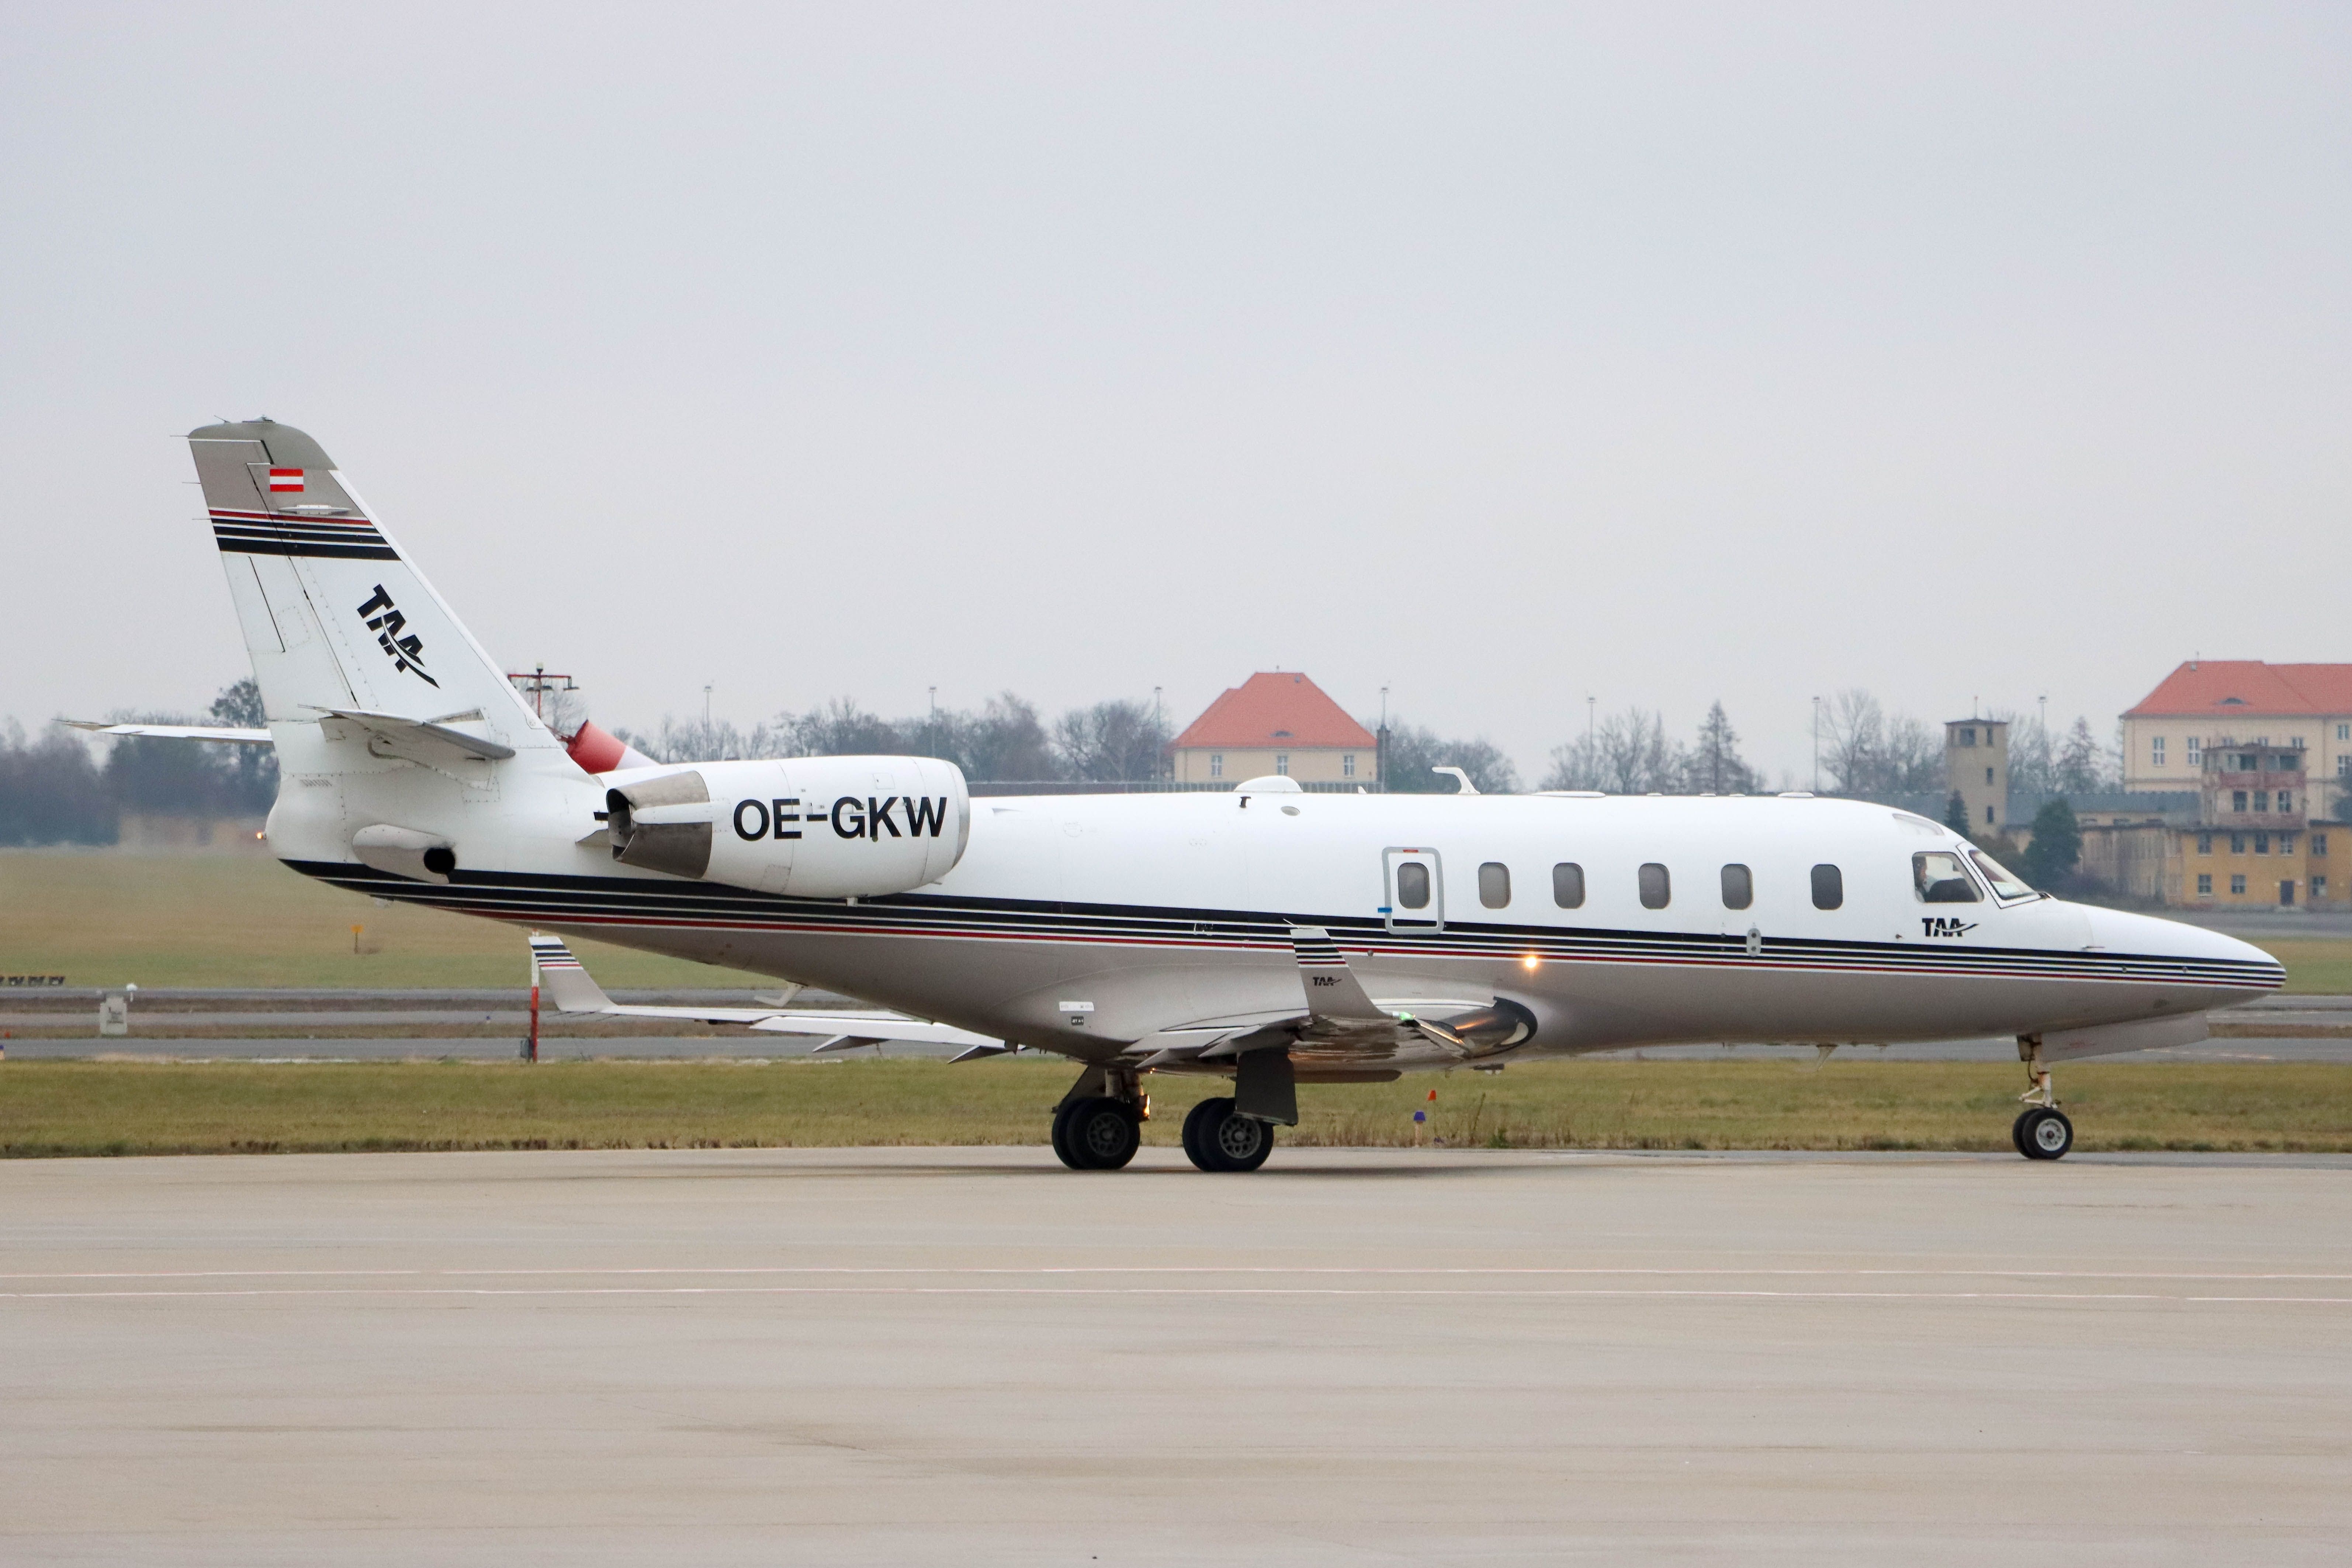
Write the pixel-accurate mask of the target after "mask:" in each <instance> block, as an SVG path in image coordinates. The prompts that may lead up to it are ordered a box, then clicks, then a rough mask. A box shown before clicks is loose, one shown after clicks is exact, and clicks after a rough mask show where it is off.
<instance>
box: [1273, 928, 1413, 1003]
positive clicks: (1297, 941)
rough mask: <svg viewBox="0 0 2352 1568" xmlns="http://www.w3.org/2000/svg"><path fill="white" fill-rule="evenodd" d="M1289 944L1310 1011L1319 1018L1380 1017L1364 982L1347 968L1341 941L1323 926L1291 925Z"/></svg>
mask: <svg viewBox="0 0 2352 1568" xmlns="http://www.w3.org/2000/svg"><path fill="white" fill-rule="evenodd" d="M1290 945H1291V949H1292V951H1294V952H1297V955H1298V980H1299V984H1301V985H1303V986H1305V987H1306V989H1307V1012H1308V1013H1310V1014H1312V1015H1314V1016H1317V1017H1318V1018H1367V1019H1370V1018H1381V1019H1385V1018H1387V1017H1388V1016H1389V1015H1388V1014H1387V1013H1386V1012H1384V1011H1383V1010H1381V1008H1379V1007H1375V1006H1374V1005H1372V999H1371V997H1370V995H1369V994H1366V992H1365V990H1364V984H1363V982H1362V981H1360V980H1358V979H1357V978H1356V972H1355V971H1354V970H1352V969H1349V967H1348V961H1347V959H1346V958H1345V957H1344V956H1342V955H1341V953H1340V952H1339V943H1338V942H1333V941H1332V940H1331V933H1330V932H1329V931H1326V930H1324V929H1323V928H1322V927H1321V926H1292V927H1291V928H1290Z"/></svg>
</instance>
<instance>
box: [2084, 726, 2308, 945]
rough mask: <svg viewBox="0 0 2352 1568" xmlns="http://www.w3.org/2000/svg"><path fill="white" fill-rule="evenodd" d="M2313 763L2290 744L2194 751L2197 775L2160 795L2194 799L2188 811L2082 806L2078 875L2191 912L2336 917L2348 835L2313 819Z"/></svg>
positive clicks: (2178, 799) (2090, 803)
mask: <svg viewBox="0 0 2352 1568" xmlns="http://www.w3.org/2000/svg"><path fill="white" fill-rule="evenodd" d="M2309 756H2310V752H2309V751H2308V750H2307V749H2305V748H2302V747H2296V746H2292V745H2275V744H2257V743H2253V742H2246V743H2242V744H2231V745H2228V746H2206V747H2203V748H2200V755H2199V758H2198V764H2199V765H2198V773H2197V774H2196V776H2195V777H2194V778H2193V779H2188V778H2175V779H2174V780H2172V781H2171V782H2172V783H2173V784H2174V785H2175V789H2174V791H2172V792H2167V794H2166V795H2165V796H2163V797H2162V798H2164V799H2166V800H2169V801H2173V802H2187V801H2190V800H2193V801H2194V802H2195V806H2194V809H2193V811H2192V810H2180V811H2172V812H2167V813H2166V814H2165V815H2163V816H2146V815H2144V813H2143V811H2142V810H2141V809H2139V808H2126V809H2116V810H2112V811H2110V810H2108V809H2106V807H2105V804H2104V803H2103V802H2102V801H2101V800H2098V799H2093V800H2088V801H2084V802H2082V803H2080V805H2079V807H2078V811H2077V819H2078V820H2079V822H2080V823H2081V825H2082V829H2083V860H2082V865H2083V869H2084V871H2086V872H2088V873H2089V874H2090V875H2091V876H2093V877H2095V878H2097V879H2099V880H2100V881H2102V882H2104V883H2105V884H2106V885H2107V886H2109V887H2111V888H2113V889H2116V891H2118V892H2122V893H2126V894H2129V895H2132V896H2135V897H2138V898H2145V899H2158V900H2163V901H2164V902H2165V903H2168V904H2179V905H2185V906H2188V907H2190V908H2206V907H2213V908H2220V907H2229V906H2241V907H2242V906H2255V905H2259V906H2262V907H2264V908H2270V909H2293V908H2297V907H2301V906H2305V905H2315V906H2320V907H2329V908H2339V909H2340V908H2342V907H2343V906H2344V905H2345V904H2346V903H2347V899H2348V898H2352V885H2347V866H2346V865H2345V864H2341V863H2339V862H2342V861H2345V860H2347V859H2352V827H2347V826H2344V825H2341V824H2337V823H2331V822H2329V821H2328V820H2326V819H2325V818H2317V819H2315V818H2314V817H2313V816H2311V815H2310V813H2309V811H2308V809H2307V803H2308V802H2309V800H2310V799H2311V792H2310V789H2309V787H2308V784H2307V780H2308V776H2309V775H2308V774H2306V773H2305V771H2304V763H2305V761H2306V760H2307V759H2308V758H2309ZM2183 784H2193V785H2194V786H2195V787H2196V790H2197V793H2196V795H2193V796H2191V795H2187V794H2185V793H2182V792H2181V791H2180V789H2179V786H2181V785H2183ZM2112 798H2113V799H2114V800H2115V801H2116V802H2123V801H2126V799H2128V798H2129V797H2125V796H2116V797H2112ZM2138 798H2139V799H2140V800H2143V801H2146V800H2150V799H2155V798H2158V797H2156V796H2153V795H2141V796H2139V797H2138Z"/></svg>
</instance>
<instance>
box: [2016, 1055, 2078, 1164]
mask: <svg viewBox="0 0 2352 1568" xmlns="http://www.w3.org/2000/svg"><path fill="white" fill-rule="evenodd" d="M2017 1055H2018V1058H2019V1059H2020V1060H2021V1061H2022V1062H2024V1063H2025V1078H2026V1083H2027V1086H2028V1087H2027V1089H2026V1090H2025V1092H2024V1093H2023V1094H2021V1095H2019V1096H2018V1097H2017V1098H2018V1099H2020V1100H2023V1101H2025V1109H2024V1110H2021V1111H2020V1112H2019V1113H2018V1117H2017V1121H2016V1122H2015V1124H2014V1125H2012V1126H2011V1128H2010V1130H2009V1141H2010V1142H2012V1143H2014V1144H2016V1145H2017V1152H2019V1153H2021V1154H2022V1155H2024V1156H2025V1157H2026V1158H2027V1159H2029V1160H2063V1159H2064V1158H2065V1157H2066V1151H2067V1150H2069V1149H2072V1148H2073V1147H2074V1123H2073V1122H2072V1121H2068V1120H2067V1119H2066V1113H2065V1112H2064V1111H2063V1110H2059V1109H2058V1096H2057V1095H2056V1094H2055V1093H2053V1092H2052V1090H2051V1088H2050V1069H2049V1068H2048V1067H2046V1066H2045V1065H2043V1063H2042V1040H2041V1037H2039V1036H2035V1035H2027V1036H2024V1037H2021V1038H2020V1039H2019V1040H2018V1042H2017Z"/></svg>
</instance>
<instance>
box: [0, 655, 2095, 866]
mask: <svg viewBox="0 0 2352 1568" xmlns="http://www.w3.org/2000/svg"><path fill="white" fill-rule="evenodd" d="M578 716H579V715H578V714H576V713H570V714H566V715H551V717H552V718H555V719H556V720H557V722H558V725H559V728H562V729H563V730H565V731H567V732H568V730H569V728H570V726H569V724H566V723H565V722H564V718H565V717H571V718H574V719H576V718H577V717H578ZM116 717H117V718H118V719H133V718H136V719H138V720H142V721H146V722H152V723H191V722H198V720H195V719H192V718H190V717H188V716H185V715H171V714H144V715H129V714H119V715H116ZM1990 717H1991V718H1994V719H1999V720H2005V721H2007V722H2008V723H2009V726H2010V731H2009V733H2010V784H2011V789H2012V791H2014V792H2016V793H2018V794H2020V795H2023V796H2025V797H2027V798H2029V799H2031V798H2033V797H2037V796H2038V797H2057V796H2065V795H2089V794H2096V793H2100V792H2103V791H2108V790H2114V789H2117V788H2120V787H2121V785H2120V775H2121V762H2120V749H2119V747H2102V746H2101V745H2100V744H2099V743H2098V742H2097V740H2096V738H2095V735H2094V733H2093V731H2092V730H2091V726H2090V722H2089V721H2088V720H2087V719H2082V718H2078V719H2076V720H2075V721H2074V724H2073V726H2072V727H2071V728H2070V729H2068V730H2067V731H2066V732H2065V733H2064V734H2063V736H2059V737H2054V738H2053V736H2052V735H2051V734H2050V733H2049V732H2048V731H2046V730H2045V729H2044V728H2043V727H2042V723H2041V722H2040V721H2039V720H2037V719H2032V718H2025V717H2021V716H2018V715H2015V714H2010V713H2002V712H1995V713H1993V714H1991V715H1990ZM203 721H209V722H211V723H215V724H224V725H235V726H238V727H245V728H258V727H260V725H261V724H262V722H263V719H262V710H261V700H260V696H259V693H258V691H257V689H255V686H254V683H253V682H252V681H251V680H250V679H247V680H240V681H237V682H236V684H234V685H232V686H229V687H227V688H226V689H223V690H222V692H221V693H220V695H219V696H218V697H217V698H216V699H215V700H214V701H213V703H212V705H211V707H210V709H209V710H207V712H206V714H205V719H204V720H203ZM1363 722H1364V726H1365V728H1367V729H1370V730H1376V731H1377V730H1378V729H1379V728H1380V724H1379V721H1376V720H1372V719H1369V718H1368V719H1366V720H1364V721H1363ZM615 732H616V733H617V734H618V735H619V736H620V737H621V738H622V739H624V740H625V741H627V742H629V743H630V744H632V745H634V746H635V747H636V748H637V749H638V750H639V751H641V752H645V753H646V755H648V756H650V757H652V758H654V759H655V760H656V761H657V762H663V763H688V762H717V761H722V760H726V759H729V758H760V757H792V756H826V755H845V754H859V753H864V754H905V755H919V756H934V757H940V758H943V759H945V760H947V761H949V762H951V763H955V764H956V765H957V766H958V767H959V768H961V769H962V771H963V773H964V774H965V776H966V777H968V778H971V779H973V780H975V781H981V782H990V783H998V782H1016V783H1017V782H1034V783H1058V782H1073V783H1101V784H1112V783H1126V782H1136V781H1142V780H1149V779H1154V778H1160V777H1164V776H1165V775H1166V774H1167V773H1168V771H1169V748H1170V744H1171V740H1172V733H1171V730H1170V727H1169V726H1168V724H1167V723H1166V722H1165V721H1164V719H1163V718H1162V717H1161V716H1160V714H1159V713H1158V712H1156V711H1155V710H1154V708H1153V705H1152V704H1151V703H1150V702H1146V701H1139V700H1133V699H1113V700H1108V701H1102V702H1096V703H1092V704H1090V705H1087V706H1083V707H1077V708H1072V709H1070V710H1067V711H1066V712H1064V713H1062V714H1061V715H1060V716H1059V717H1057V718H1055V719H1054V720H1052V721H1047V720H1046V719H1045V718H1044V717H1043V716H1042V715H1041V714H1040V713H1039V711H1038V710H1037V707H1036V705H1035V704H1034V703H1032V702H1030V701H1029V700H1026V699H1024V698H1023V697H1021V696H1019V695H1017V694H1016V693H1013V692H1011V691H1005V692H1001V693H999V694H998V695H997V696H995V697H992V698H990V699H989V700H987V701H986V702H984V703H982V705H981V706H980V707H978V708H975V709H944V708H943V709H940V710H937V711H935V712H930V713H924V714H917V715H912V716H909V717H904V718H894V719H886V718H884V717H882V716H881V715H880V714H878V713H876V712H873V711H870V710H866V709H865V708H863V707H861V706H860V705H859V704H858V703H857V702H856V701H855V700H852V699H849V698H836V699H835V700H832V701H830V702H826V703H823V704H820V705H818V706H817V707H814V708H811V709H809V710H806V711H803V712H789V711H788V712H782V713H779V714H777V715H776V716H775V717H774V718H772V719H771V720H769V721H766V722H763V723H759V724H754V725H752V726H751V727H750V728H748V729H745V728H740V727H738V726H737V725H735V724H734V723H732V722H730V721H725V720H714V721H708V722H704V721H678V720H677V719H675V718H671V717H667V716H665V717H664V719H663V720H662V721H661V723H660V725H659V726H658V727H657V728H656V729H653V730H651V731H634V730H628V729H617V730H616V731H615ZM1384 741H1385V745H1384V754H1383V763H1384V777H1385V782H1386V787H1387V788H1388V789H1390V790H1391V791H1396V792H1400V793H1420V794H1427V793H1438V794H1443V793H1449V792H1451V791H1452V790H1454V788H1455V787H1456V786H1455V784H1454V780H1453V779H1452V778H1451V777H1449V776H1447V775H1445V774H1442V773H1436V772H1435V771H1434V770H1435V769H1436V768H1438V767H1458V768H1461V769H1462V770H1463V771H1464V772H1465V773H1467V774H1468V775H1469V777H1470V780H1471V783H1472V784H1474V785H1475V787H1476V788H1477V789H1478V790H1479V791H1480V792H1481V793H1484V794H1490V795H1492V794H1508V793H1511V792H1515V791H1517V790H1518V789H1520V788H1522V787H1524V786H1523V784H1522V783H1521V781H1520V777H1519V773H1518V771H1517V768H1516V767H1514V766H1513V764H1512V763H1511V760H1510V759H1509V758H1508V757H1507V756H1505V755H1504V754H1503V752H1502V751H1501V749H1500V748H1499V747H1497V746H1496V745H1495V744H1494V743H1493V742H1489V741H1486V740H1484V739H1471V740H1464V739H1459V738H1454V739H1448V738H1446V737H1444V736H1443V735H1441V734H1440V733H1439V732H1437V731H1434V730H1433V729H1430V728H1428V727H1426V726H1422V725H1415V724H1410V723H1404V722H1401V721H1391V723H1390V724H1389V725H1388V726H1387V730H1386V734H1385V737H1384ZM1820 774H1821V780H1820V784H1821V788H1822V792H1823V793H1825V794H1833V795H1852V796H1858V797H1864V798H1870V799H1886V798H1892V797H1896V796H1904V797H1910V798H1914V799H1916V797H1918V796H1920V795H1941V794H1943V793H1944V792H1945V791H1946V789H1947V788H1948V780H1947V778H1946V776H1945V767H1944V745H1943V735H1942V727H1941V726H1940V725H1930V724H1927V723H1925V722H1923V721H1919V720H1917V719H1915V718H1912V717H1909V716H1908V715H1903V714H1889V713H1888V712H1887V711H1886V710H1885V708H1884V707H1883V706H1882V705H1881V704H1880V703H1879V701H1878V700H1877V698H1875V697H1874V696H1873V695H1872V694H1871V693H1870V692H1869V691H1868V690H1866V689H1863V688H1860V687H1853V688H1848V689H1844V690H1842V691H1840V692H1838V693H1836V694H1835V695H1834V696H1832V698H1830V699H1829V700H1827V701H1825V702H1824V703H1823V704H1822V715H1821V732H1820ZM1804 782H1806V783H1810V782H1811V780H1806V781H1804ZM1798 784H1799V781H1797V780H1795V779H1792V778H1790V777H1789V776H1787V775H1785V774H1784V775H1783V777H1782V779H1781V781H1780V787H1781V788H1790V787H1796V786H1797V785H1798ZM1538 787H1539V788H1543V789H1572V790H1599V791H1602V792H1604V793H1607V794H1611V795H1651V794H1659V795H1751V794H1757V793H1760V792H1763V791H1766V790H1768V789H1769V788H1771V787H1773V786H1772V785H1771V784H1769V783H1768V782H1767V781H1766V779H1765V777H1764V775H1763V773H1762V772H1761V771H1760V770H1759V769H1758V768H1757V767H1755V766H1754V765H1753V764H1752V763H1749V762H1748V760H1747V759H1746V758H1745V757H1744V756H1743V755H1742V754H1741V752H1740V737H1739V734H1738V731H1737V730H1736V729H1735V728H1734V727H1733V725H1732V722H1731V719H1730V717H1729V715H1728V714H1727V713H1726V712H1725V710H1724V707H1723V704H1722V703H1721V702H1720V701H1717V702H1715V703H1714V704H1712V705H1711V706H1710V707H1709V708H1708V710H1707V712H1706V717H1705V718H1704V719H1703V720H1701V721H1700V722H1699V724H1698V727H1697V729H1696V731H1694V732H1692V733H1691V734H1690V736H1689V738H1688V739H1686V740H1685V739H1682V738H1678V737H1675V736H1672V735H1670V734H1669V733H1668V732H1667V730H1666V724H1665V720H1664V715H1663V714H1662V713H1660V712H1657V711H1653V710H1643V709H1642V708H1639V707H1633V708H1628V709H1626V710H1624V711H1623V712H1622V713H1616V714H1612V715H1611V716H1609V717H1607V718H1605V719H1602V720H1601V721H1598V722H1597V723H1595V724H1593V725H1592V726H1591V728H1590V729H1589V730H1588V731H1587V732H1586V733H1585V734H1583V735H1580V736H1578V737H1576V738H1575V739H1573V740H1571V741H1569V742H1565V743H1563V744H1561V745H1559V746H1556V747H1554V748H1553V749H1552V751H1551V753H1550V757H1549V768H1548V770H1547V771H1546V773H1544V775H1543V778H1542V780H1541V783H1540V784H1539V785H1538ZM277 789H278V763H277V758H276V755H275V754H274V753H273V752H272V751H271V750H270V748H268V747H267V746H230V745H192V744H190V743H188V742H180V741H149V740H137V739H123V740H115V741H109V742H100V743H98V744H97V745H96V746H93V745H92V744H91V743H90V742H88V741H87V740H86V739H85V738H84V737H83V736H82V735H80V734H79V733H77V732H75V731H68V730H64V729H60V728H47V729H45V730H43V731H39V732H38V733H37V734H36V735H34V736H31V737H28V736H27V735H26V732H25V731H24V730H23V729H22V727H21V726H19V725H17V724H16V722H15V721H8V723H7V725H6V727H5V730H0V845H32V844H109V843H112V842H113V841H114V840H115V838H116V837H118V833H119V824H120V821H121V816H122V815H123V814H124V813H126V812H138V813H152V814H155V815H162V816H236V815H255V816H257V815H260V814H262V813H265V812H267V811H268V808H269V805H270V803H271V801H272V800H273V799H274V798H275V797H276V795H277ZM2070 819H2071V818H2070ZM1962 831H1967V829H1966V828H1965V827H1963V828H1962ZM2059 837H2060V839H2061V840H2062V841H2063V830H2061V833H2060V836H2059ZM2069 860H2070V863H2071V857H2070V858H2069ZM2046 869H2047V872H2048V874H2050V875H2053V876H2055V875H2061V874H2063V873H2062V872H2060V871H2059V870H2058V868H2055V867H2052V868H2046Z"/></svg>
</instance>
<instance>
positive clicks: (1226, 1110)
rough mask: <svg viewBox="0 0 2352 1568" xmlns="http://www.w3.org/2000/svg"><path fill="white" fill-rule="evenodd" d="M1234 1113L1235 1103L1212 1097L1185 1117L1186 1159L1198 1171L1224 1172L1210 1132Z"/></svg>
mask: <svg viewBox="0 0 2352 1568" xmlns="http://www.w3.org/2000/svg"><path fill="white" fill-rule="evenodd" d="M1233 1113H1234V1102H1233V1101H1232V1100H1225V1099H1220V1098H1218V1097H1217V1096H1215V1095H1211V1096H1210V1097H1209V1098H1208V1099H1206V1100H1202V1101H1201V1103H1200V1104H1198V1105H1196V1106H1194V1107H1193V1108H1192V1110H1189V1111H1187V1112H1186V1113H1185V1116H1184V1158H1186V1159H1188V1160H1190V1161H1192V1164H1193V1166H1194V1167H1195V1168H1196V1169H1199V1170H1202V1171H1222V1170H1223V1169H1224V1167H1223V1165H1221V1164H1219V1163H1217V1154H1216V1149H1215V1145H1214V1144H1213V1142H1211V1140H1210V1130H1211V1129H1212V1128H1213V1127H1214V1126H1215V1125H1216V1124H1217V1123H1218V1122H1220V1121H1223V1120H1224V1119H1225V1118H1226V1117H1228V1116H1231V1115H1232V1114H1233Z"/></svg>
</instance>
